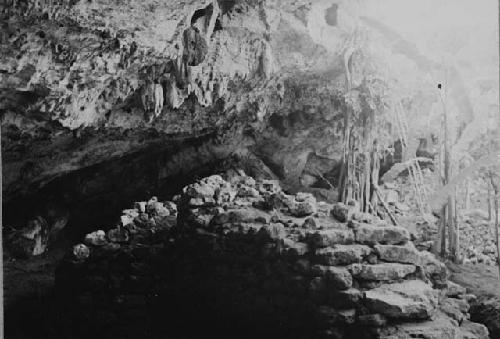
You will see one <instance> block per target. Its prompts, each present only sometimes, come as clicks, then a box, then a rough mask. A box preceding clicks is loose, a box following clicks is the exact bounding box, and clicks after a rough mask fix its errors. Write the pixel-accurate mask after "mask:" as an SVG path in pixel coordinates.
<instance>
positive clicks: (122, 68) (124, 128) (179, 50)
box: [0, 0, 359, 215]
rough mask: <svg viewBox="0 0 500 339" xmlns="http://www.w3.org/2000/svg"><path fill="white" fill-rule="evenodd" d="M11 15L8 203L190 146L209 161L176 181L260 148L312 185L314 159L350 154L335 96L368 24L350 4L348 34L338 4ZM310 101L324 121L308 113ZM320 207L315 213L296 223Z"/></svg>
mask: <svg viewBox="0 0 500 339" xmlns="http://www.w3.org/2000/svg"><path fill="white" fill-rule="evenodd" d="M0 6H1V11H0V12H1V13H2V14H1V16H2V19H3V20H2V23H3V24H2V35H1V37H0V38H1V39H0V49H1V51H2V53H1V62H0V64H1V72H0V83H1V85H0V86H1V87H0V90H1V95H0V108H1V109H2V111H3V112H4V114H3V115H2V130H3V132H4V133H2V138H3V141H4V142H3V143H2V147H3V149H2V151H3V152H2V153H3V157H4V159H3V160H4V162H3V170H4V181H3V184H4V199H5V201H7V200H8V199H10V198H12V197H14V196H16V195H17V194H20V193H26V192H29V189H30V187H29V185H30V184H31V183H34V182H36V183H37V184H40V185H41V186H43V185H45V184H47V183H49V182H50V181H51V180H53V179H54V178H56V177H59V176H61V175H65V174H67V173H69V172H72V171H76V170H81V169H84V168H86V167H89V166H92V165H95V164H99V163H102V162H104V161H108V160H110V159H116V158H120V157H122V156H124V155H126V154H130V153H133V152H142V151H143V150H144V149H148V148H151V147H154V148H157V149H164V150H170V151H171V148H170V147H169V146H172V145H175V144H181V143H182V142H183V140H185V139H186V137H188V138H193V139H194V140H197V141H199V142H200V143H201V144H203V145H204V146H205V147H206V149H205V150H204V152H202V153H203V156H201V157H199V158H197V159H196V160H194V161H193V159H186V158H185V157H184V156H180V157H179V158H180V161H181V162H182V164H181V166H179V168H176V169H175V170H174V169H171V168H170V169H169V170H171V171H173V172H174V173H172V175H173V174H175V173H178V172H180V171H181V169H185V168H186V167H188V166H190V167H191V166H192V167H196V168H200V167H203V166H204V164H206V163H207V162H209V161H211V160H213V159H214V157H215V158H217V154H218V155H219V156H220V157H222V158H226V157H227V156H228V155H230V154H233V153H238V154H246V152H247V151H248V148H249V147H250V146H252V147H253V151H255V152H256V153H258V154H259V156H260V157H261V158H262V159H265V161H266V162H268V163H269V162H271V163H272V165H273V166H272V167H274V168H276V169H277V170H276V174H278V175H279V176H280V177H281V178H286V179H291V182H298V180H299V176H300V174H301V172H302V170H303V169H304V166H305V163H306V161H307V156H308V154H309V153H311V150H313V152H316V153H318V154H322V155H325V154H326V155H327V156H328V157H330V158H332V159H337V158H338V155H339V154H340V152H339V150H337V149H336V148H335V147H334V148H331V149H327V148H326V147H325V145H324V140H325V137H326V135H329V136H330V137H331V138H332V140H333V142H332V144H336V143H335V140H337V139H338V138H339V137H340V133H338V132H336V131H335V129H334V128H333V129H332V128H331V127H330V126H329V125H328V124H327V123H325V122H327V121H331V120H332V119H335V117H338V116H340V114H341V112H340V106H338V105H337V106H338V107H337V108H336V109H334V110H332V109H331V107H332V103H331V93H332V90H336V89H338V90H339V91H340V90H342V89H343V88H344V87H343V86H344V83H343V82H344V73H343V66H342V64H341V62H342V59H341V57H339V55H338V51H339V50H341V47H342V44H343V43H344V40H345V39H344V38H345V36H344V35H345V34H348V33H349V32H351V31H352V29H353V26H352V21H353V19H354V18H355V17H356V16H358V15H359V13H358V12H359V10H358V9H357V8H356V6H353V5H352V4H351V3H350V2H349V1H342V12H341V13H342V15H343V20H341V21H339V22H338V23H337V25H336V26H335V27H334V26H331V25H329V24H328V23H327V22H326V19H325V12H326V10H327V7H325V5H324V4H319V3H318V4H316V3H310V2H308V1H302V0H301V1H289V0H286V1H275V0H273V1H266V2H263V3H260V2H255V1H249V0H245V1H229V2H226V1H216V0H213V1H212V0H189V1H183V2H175V1H166V2H161V3H158V2H157V1H153V0H145V1H140V2H132V1H127V2H116V3H112V4H110V3H107V2H102V1H90V2H89V1H83V0H77V1H70V2H67V3H66V2H64V4H62V3H61V4H60V3H59V2H46V1H45V2H40V1H36V0H28V1H22V2H17V1H16V2H7V3H5V4H2V5H0ZM320 30H321V31H322V32H324V33H325V34H326V35H328V39H325V38H321V39H318V34H317V32H318V31H320ZM337 48H338V49H337ZM326 73H328V76H326V75H325V74H326ZM159 89H160V90H159ZM158 93H160V94H158ZM298 93H300V95H301V96H302V95H303V96H304V97H307V98H308V99H307V100H303V102H301V103H300V106H304V107H309V108H310V111H306V110H303V109H302V108H301V107H299V106H297V105H296V101H297V100H296V99H297V94H298ZM313 107H317V110H315V109H312V108H313ZM298 111H304V114H303V115H302V113H301V114H300V115H301V116H295V115H294V114H295V113H292V116H289V114H290V112H298ZM315 112H319V113H315ZM272 114H274V118H272V119H271V118H270V116H271V115H272ZM270 120H272V122H271V123H270ZM290 122H293V123H290ZM306 129H309V130H312V131H313V133H312V134H310V135H307V136H306V135H305V134H304V133H303V132H304V130H306ZM243 130H246V131H247V132H249V133H242V131H243ZM217 133H218V136H217V137H216V136H215V135H214V134H217ZM255 133H257V134H259V138H258V140H256V138H254V137H252V135H253V134H255ZM21 135H22V136H23V137H22V138H21V137H20V136H21ZM214 140H216V143H217V145H213V144H211V141H214ZM271 145H275V146H276V148H273V147H274V146H271ZM247 146H248V147H247ZM185 148H186V145H184V144H183V145H182V147H180V148H179V149H177V150H176V151H175V152H174V153H175V154H179V151H183V150H184V149H185ZM62 149H64V152H60V151H61V150H62ZM191 154H192V153H191ZM334 162H335V161H334ZM183 167H184V168H183ZM37 187H39V186H37ZM314 206H315V205H314V204H310V203H308V202H305V201H304V202H301V203H299V204H297V207H296V213H295V214H297V215H306V214H311V213H314V211H313V210H311V208H312V207H314Z"/></svg>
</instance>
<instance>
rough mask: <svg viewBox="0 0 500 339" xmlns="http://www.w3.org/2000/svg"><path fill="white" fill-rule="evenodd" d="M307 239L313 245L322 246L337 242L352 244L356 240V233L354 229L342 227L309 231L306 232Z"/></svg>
mask: <svg viewBox="0 0 500 339" xmlns="http://www.w3.org/2000/svg"><path fill="white" fill-rule="evenodd" d="M306 239H307V242H308V243H309V244H311V245H312V246H314V247H317V248H321V247H328V246H334V245H337V244H352V243H353V242H354V233H353V232H352V230H341V229H327V230H319V231H313V232H311V231H309V232H307V233H306Z"/></svg>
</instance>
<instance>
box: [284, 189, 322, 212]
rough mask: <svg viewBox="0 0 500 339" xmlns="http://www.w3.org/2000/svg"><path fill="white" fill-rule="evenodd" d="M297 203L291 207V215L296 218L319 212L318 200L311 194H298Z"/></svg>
mask: <svg viewBox="0 0 500 339" xmlns="http://www.w3.org/2000/svg"><path fill="white" fill-rule="evenodd" d="M295 200H296V201H295V203H294V204H292V205H291V206H289V207H288V208H289V210H290V213H291V214H292V215H294V216H296V217H305V216H308V215H311V214H313V213H316V212H317V210H318V209H317V206H316V205H317V203H316V198H315V197H314V196H313V195H312V194H310V193H298V194H297V195H296V196H295Z"/></svg>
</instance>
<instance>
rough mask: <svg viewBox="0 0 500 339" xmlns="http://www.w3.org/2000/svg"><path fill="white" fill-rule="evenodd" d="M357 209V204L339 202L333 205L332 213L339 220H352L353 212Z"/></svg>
mask: <svg viewBox="0 0 500 339" xmlns="http://www.w3.org/2000/svg"><path fill="white" fill-rule="evenodd" d="M357 211H358V209H357V208H356V207H355V206H351V205H346V204H344V203H341V202H339V203H336V204H334V205H333V207H332V209H331V211H330V213H331V214H332V216H333V217H334V218H335V219H337V220H338V221H340V222H347V221H349V220H351V218H352V216H353V214H354V213H355V212H357Z"/></svg>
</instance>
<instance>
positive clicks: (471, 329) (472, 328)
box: [460, 320, 490, 339]
mask: <svg viewBox="0 0 500 339" xmlns="http://www.w3.org/2000/svg"><path fill="white" fill-rule="evenodd" d="M460 328H461V330H462V332H463V339H489V338H490V334H489V332H488V328H486V326H484V325H483V324H478V323H473V322H472V321H469V320H464V321H463V322H462V324H461V325H460Z"/></svg>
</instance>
